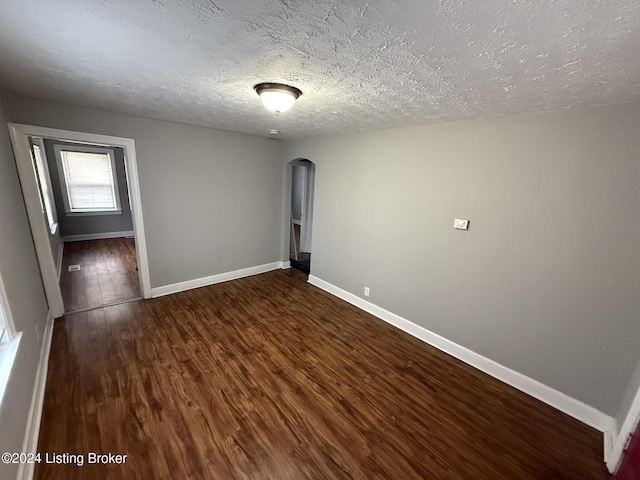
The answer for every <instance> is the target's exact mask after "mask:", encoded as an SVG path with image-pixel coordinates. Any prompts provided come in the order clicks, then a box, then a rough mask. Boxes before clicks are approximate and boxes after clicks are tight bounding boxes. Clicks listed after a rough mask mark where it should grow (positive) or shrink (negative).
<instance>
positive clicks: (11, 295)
mask: <svg viewBox="0 0 640 480" xmlns="http://www.w3.org/2000/svg"><path fill="white" fill-rule="evenodd" d="M6 125H7V119H6V116H5V110H4V105H2V102H0V226H1V228H0V273H1V274H2V279H3V281H4V284H5V288H6V290H7V297H8V301H9V309H10V310H11V313H12V317H13V321H14V323H15V327H16V330H18V331H22V340H21V342H20V347H19V349H18V355H17V357H16V361H15V364H14V369H13V371H12V373H11V378H10V379H9V384H8V386H7V390H6V392H5V396H4V399H3V401H2V406H1V407H0V432H2V434H0V451H1V452H20V451H21V450H22V442H23V439H24V434H25V428H26V424H27V415H28V413H29V406H30V403H31V395H32V393H33V386H34V382H35V375H36V369H37V364H38V360H39V357H40V348H41V342H42V333H43V330H44V326H45V321H46V317H47V310H48V308H47V303H46V298H45V295H44V290H43V288H42V281H41V280H40V270H39V267H38V263H37V260H36V254H35V247H34V245H33V240H32V238H31V230H30V228H29V223H28V220H27V212H26V209H25V206H24V201H23V198H22V192H21V190H20V182H19V181H18V172H17V169H16V164H15V161H14V158H13V152H12V149H11V143H10V141H9V134H8V130H7V126H6ZM17 467H18V465H5V464H3V463H0V478H15V477H16V474H17V470H18V468H17Z"/></svg>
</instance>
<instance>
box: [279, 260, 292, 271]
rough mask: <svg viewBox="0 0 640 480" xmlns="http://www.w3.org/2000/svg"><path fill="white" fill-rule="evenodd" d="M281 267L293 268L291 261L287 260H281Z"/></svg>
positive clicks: (284, 268) (283, 268)
mask: <svg viewBox="0 0 640 480" xmlns="http://www.w3.org/2000/svg"><path fill="white" fill-rule="evenodd" d="M280 268H281V269H282V270H286V269H287V268H291V262H290V261H288V260H287V261H286V262H280Z"/></svg>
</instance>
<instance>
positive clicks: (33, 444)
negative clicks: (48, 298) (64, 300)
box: [16, 312, 54, 480]
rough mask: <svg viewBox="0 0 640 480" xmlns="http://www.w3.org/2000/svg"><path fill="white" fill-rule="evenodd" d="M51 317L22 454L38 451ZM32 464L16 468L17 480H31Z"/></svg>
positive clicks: (43, 341)
mask: <svg viewBox="0 0 640 480" xmlns="http://www.w3.org/2000/svg"><path fill="white" fill-rule="evenodd" d="M53 322H54V320H53V315H52V314H51V312H49V313H48V314H47V323H46V325H45V327H44V335H43V337H42V346H41V347H40V360H39V361H38V368H37V370H36V379H35V383H34V386H33V394H32V396H31V407H30V408H29V416H28V417H27V428H26V429H25V435H24V441H23V443H22V451H23V452H37V451H38V435H39V434H40V422H41V420H42V408H43V406H44V392H45V387H46V385H47V373H48V368H49V353H50V351H51V339H52V338H53ZM34 465H35V464H33V463H21V464H20V466H19V467H18V476H17V477H16V478H17V479H18V480H31V479H32V478H33V471H34Z"/></svg>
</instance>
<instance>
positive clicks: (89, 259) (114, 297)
mask: <svg viewBox="0 0 640 480" xmlns="http://www.w3.org/2000/svg"><path fill="white" fill-rule="evenodd" d="M70 265H79V266H80V270H78V271H71V272H70V271H69V266H70ZM60 288H61V289H62V298H63V300H64V306H65V311H66V312H74V311H77V310H84V309H87V308H96V307H102V306H104V305H110V304H113V303H117V302H122V301H125V300H131V299H134V298H139V297H140V284H139V280H138V268H137V263H136V247H135V240H134V239H133V238H109V239H104V240H85V241H82V242H66V243H65V244H64V253H63V257H62V274H61V275H60Z"/></svg>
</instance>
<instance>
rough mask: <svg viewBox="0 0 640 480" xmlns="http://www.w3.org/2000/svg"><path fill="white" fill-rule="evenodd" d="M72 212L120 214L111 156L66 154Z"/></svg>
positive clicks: (64, 156)
mask: <svg viewBox="0 0 640 480" xmlns="http://www.w3.org/2000/svg"><path fill="white" fill-rule="evenodd" d="M61 155H62V164H63V168H64V175H65V179H66V181H67V190H68V193H69V206H70V208H71V210H72V211H73V210H116V209H117V208H118V205H117V202H116V196H115V189H114V185H113V172H112V170H111V159H110V158H109V154H107V153H84V152H70V151H64V150H63V151H62V152H61Z"/></svg>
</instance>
